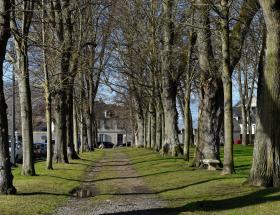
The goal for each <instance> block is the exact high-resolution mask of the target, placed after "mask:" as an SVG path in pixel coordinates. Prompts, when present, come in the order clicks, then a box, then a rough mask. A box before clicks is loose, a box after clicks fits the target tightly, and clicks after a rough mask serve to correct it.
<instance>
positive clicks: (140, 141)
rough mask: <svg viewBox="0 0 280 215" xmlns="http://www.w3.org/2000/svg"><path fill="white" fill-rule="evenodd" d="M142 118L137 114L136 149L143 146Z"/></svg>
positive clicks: (143, 130)
mask: <svg viewBox="0 0 280 215" xmlns="http://www.w3.org/2000/svg"><path fill="white" fill-rule="evenodd" d="M144 132H145V129H144V117H143V116H142V114H137V132H136V133H137V134H136V141H137V144H136V147H138V148H139V147H143V146H144Z"/></svg>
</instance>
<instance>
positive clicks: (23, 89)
mask: <svg viewBox="0 0 280 215" xmlns="http://www.w3.org/2000/svg"><path fill="white" fill-rule="evenodd" d="M22 43H25V44H24V45H23V44H22V45H19V46H18V48H17V57H18V59H17V60H18V68H19V70H20V71H18V72H19V74H18V87H19V98H20V113H21V134H22V153H23V161H22V171H21V174H22V175H31V176H33V175H36V173H35V167H34V149H33V148H34V146H33V127H32V106H31V90H30V83H29V71H28V64H27V62H28V57H27V42H25V41H22ZM22 52H24V53H22Z"/></svg>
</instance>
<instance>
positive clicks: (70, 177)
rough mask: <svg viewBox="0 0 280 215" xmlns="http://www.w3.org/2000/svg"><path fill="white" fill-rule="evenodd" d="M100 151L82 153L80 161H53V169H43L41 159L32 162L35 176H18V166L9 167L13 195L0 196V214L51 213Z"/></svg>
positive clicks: (79, 180) (43, 164)
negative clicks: (56, 162) (34, 163)
mask: <svg viewBox="0 0 280 215" xmlns="http://www.w3.org/2000/svg"><path fill="white" fill-rule="evenodd" d="M102 155H103V152H102V151H95V152H91V153H83V154H82V155H81V158H82V159H81V160H73V161H70V164H54V170H46V169H45V162H38V163H36V165H35V167H36V173H37V174H38V176H33V177H27V176H21V175H20V167H17V168H15V169H14V170H13V175H14V185H15V187H16V189H17V191H18V194H17V195H15V196H0V214H1V215H27V214H28V215H31V214H32V215H37V214H51V213H52V212H53V210H54V209H55V208H56V207H58V206H59V205H61V204H63V203H64V202H65V201H66V200H67V199H68V198H69V192H70V191H71V190H73V189H74V188H75V187H78V186H79V185H80V184H81V182H82V180H83V177H84V175H85V173H86V170H87V168H88V167H89V165H90V164H91V163H92V162H93V161H95V160H97V159H99V158H100V157H102Z"/></svg>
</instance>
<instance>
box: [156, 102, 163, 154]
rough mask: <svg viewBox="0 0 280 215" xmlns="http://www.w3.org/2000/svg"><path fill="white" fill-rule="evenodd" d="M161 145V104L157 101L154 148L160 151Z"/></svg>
mask: <svg viewBox="0 0 280 215" xmlns="http://www.w3.org/2000/svg"><path fill="white" fill-rule="evenodd" d="M161 147H162V106H161V102H158V104H157V108H156V150H157V151H160V149H161Z"/></svg>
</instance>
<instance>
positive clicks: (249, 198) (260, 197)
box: [185, 188, 280, 211]
mask: <svg viewBox="0 0 280 215" xmlns="http://www.w3.org/2000/svg"><path fill="white" fill-rule="evenodd" d="M278 192H280V189H273V188H269V189H261V190H258V191H256V192H252V193H249V194H247V195H244V196H238V197H233V198H229V199H222V200H204V201H197V202H192V203H189V204H187V205H186V206H185V208H186V209H187V210H188V211H222V210H228V209H238V208H243V207H246V206H253V205H258V204H262V203H265V202H269V201H280V193H279V194H278V195H274V196H270V195H272V194H276V193H278Z"/></svg>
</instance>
